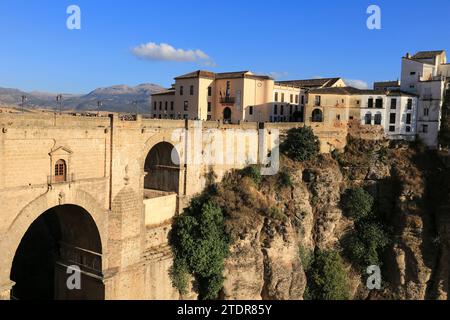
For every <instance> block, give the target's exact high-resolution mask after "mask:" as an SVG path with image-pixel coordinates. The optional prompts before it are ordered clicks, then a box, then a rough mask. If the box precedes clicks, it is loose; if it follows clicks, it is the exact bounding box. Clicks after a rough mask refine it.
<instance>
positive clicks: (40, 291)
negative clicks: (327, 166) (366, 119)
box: [0, 113, 345, 299]
mask: <svg viewBox="0 0 450 320" xmlns="http://www.w3.org/2000/svg"><path fill="white" fill-rule="evenodd" d="M300 125H301V124H280V125H275V124H258V123H243V124H241V125H224V124H220V123H218V122H198V121H184V120H180V121H177V120H167V121H165V120H148V119H143V118H142V117H140V116H138V117H137V118H136V119H135V120H131V121H125V120H121V119H120V118H119V116H118V115H116V114H115V115H110V116H109V117H76V116H69V115H49V114H46V113H43V114H42V115H39V114H32V115H27V114H23V115H12V114H0V252H1V259H0V298H1V299H178V298H179V294H178V292H177V291H176V290H175V289H174V288H173V287H172V285H171V281H170V277H169V269H170V266H171V264H172V258H171V250H170V247H169V245H168V233H169V231H170V229H171V220H172V218H173V217H174V216H175V215H176V214H178V213H179V212H181V210H182V209H183V208H184V207H185V206H186V204H187V203H188V202H189V200H190V198H191V197H192V196H193V195H195V194H197V193H199V192H201V191H202V190H203V188H204V186H205V185H206V184H207V181H208V176H210V174H209V173H210V172H214V174H215V175H216V176H217V179H221V177H222V176H223V175H224V174H225V173H226V172H227V171H229V170H230V169H233V168H241V167H244V166H245V165H247V164H248V163H253V162H259V163H260V162H262V161H264V160H267V159H265V158H266V157H267V156H266V155H267V154H268V153H270V152H272V148H273V147H274V146H275V142H276V138H274V136H275V134H273V133H274V132H275V131H278V129H281V131H283V130H285V129H288V128H291V127H293V126H300ZM318 131H319V132H320V133H319V136H321V138H322V147H323V148H325V149H326V148H327V146H326V145H325V146H324V141H327V142H326V144H327V145H335V144H337V145H339V144H340V143H343V141H344V140H345V139H344V140H340V139H341V138H342V137H344V136H345V135H343V133H342V132H331V131H326V130H325V129H324V130H322V131H320V128H319V129H318ZM217 133H219V135H217ZM199 136H200V138H199ZM340 136H342V137H341V138H338V137H340ZM210 158H214V159H215V160H217V159H225V160H227V161H222V162H221V161H208V159H210ZM74 268H75V269H76V270H79V271H80V274H81V284H82V285H81V289H79V290H78V289H76V290H69V289H68V286H67V280H68V278H69V277H70V276H71V275H72V274H73V273H72V271H73V270H74Z"/></svg>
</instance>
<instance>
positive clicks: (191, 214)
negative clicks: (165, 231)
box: [171, 198, 230, 299]
mask: <svg viewBox="0 0 450 320" xmlns="http://www.w3.org/2000/svg"><path fill="white" fill-rule="evenodd" d="M171 244H172V247H173V251H174V264H173V266H172V269H171V277H172V283H173V285H174V286H175V287H176V288H178V289H179V290H180V291H181V292H185V291H186V287H187V284H188V282H187V278H188V274H191V275H193V276H194V277H195V278H196V280H197V282H198V284H199V286H198V287H199V296H200V298H201V299H216V298H217V296H218V293H219V291H220V289H221V288H222V285H223V280H224V279H223V276H222V274H223V270H224V261H225V258H226V257H227V255H228V253H229V244H230V239H229V236H228V234H227V233H226V232H225V226H224V217H223V214H222V210H221V208H220V207H219V206H217V205H216V204H215V203H213V202H212V201H210V200H207V199H204V198H196V199H194V200H192V202H191V205H190V206H189V207H188V208H187V209H186V210H185V212H184V214H183V215H181V216H180V217H178V218H177V219H176V221H175V223H174V226H173V231H172V234H171Z"/></svg>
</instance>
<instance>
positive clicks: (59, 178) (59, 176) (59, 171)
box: [54, 160, 67, 183]
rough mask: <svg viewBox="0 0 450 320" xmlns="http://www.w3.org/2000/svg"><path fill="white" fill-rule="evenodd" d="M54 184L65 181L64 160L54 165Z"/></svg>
mask: <svg viewBox="0 0 450 320" xmlns="http://www.w3.org/2000/svg"><path fill="white" fill-rule="evenodd" d="M54 180H55V182H56V183H58V182H65V181H67V165H66V162H65V161H64V160H58V161H57V162H56V164H55V179H54Z"/></svg>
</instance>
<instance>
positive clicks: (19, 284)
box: [10, 205, 104, 300]
mask: <svg viewBox="0 0 450 320" xmlns="http://www.w3.org/2000/svg"><path fill="white" fill-rule="evenodd" d="M101 254H102V245H101V239H100V234H99V231H98V229H97V226H96V224H95V222H94V220H93V218H92V217H91V215H90V214H89V213H88V212H87V211H86V210H84V209H83V208H81V207H79V206H75V205H61V206H57V207H54V208H51V209H49V210H47V211H46V212H44V213H43V214H41V215H40V216H39V217H38V218H37V219H36V220H35V221H34V222H33V223H32V224H31V225H30V227H29V228H28V230H27V231H26V233H25V234H24V236H23V237H22V239H21V241H20V244H19V246H18V248H17V250H16V253H15V256H14V259H13V263H12V268H11V274H10V278H11V280H12V281H14V282H15V285H14V287H13V288H12V291H11V296H12V298H13V299H19V300H53V299H57V300H64V299H68V300H70V299H77V300H99V299H104V285H103V280H102V256H101ZM74 270H76V272H75V271H74ZM78 271H79V272H78ZM75 273H76V275H75V276H74V277H78V278H77V279H79V281H73V282H72V281H71V282H70V283H72V284H75V287H73V286H71V287H69V286H68V285H67V283H68V280H69V277H71V276H73V275H74V274H75ZM74 277H72V278H71V279H75V278H74ZM78 284H79V286H78Z"/></svg>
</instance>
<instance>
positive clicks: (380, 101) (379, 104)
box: [375, 98, 383, 109]
mask: <svg viewBox="0 0 450 320" xmlns="http://www.w3.org/2000/svg"><path fill="white" fill-rule="evenodd" d="M375 108H377V109H383V99H380V98H378V99H377V100H376V101H375Z"/></svg>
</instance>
